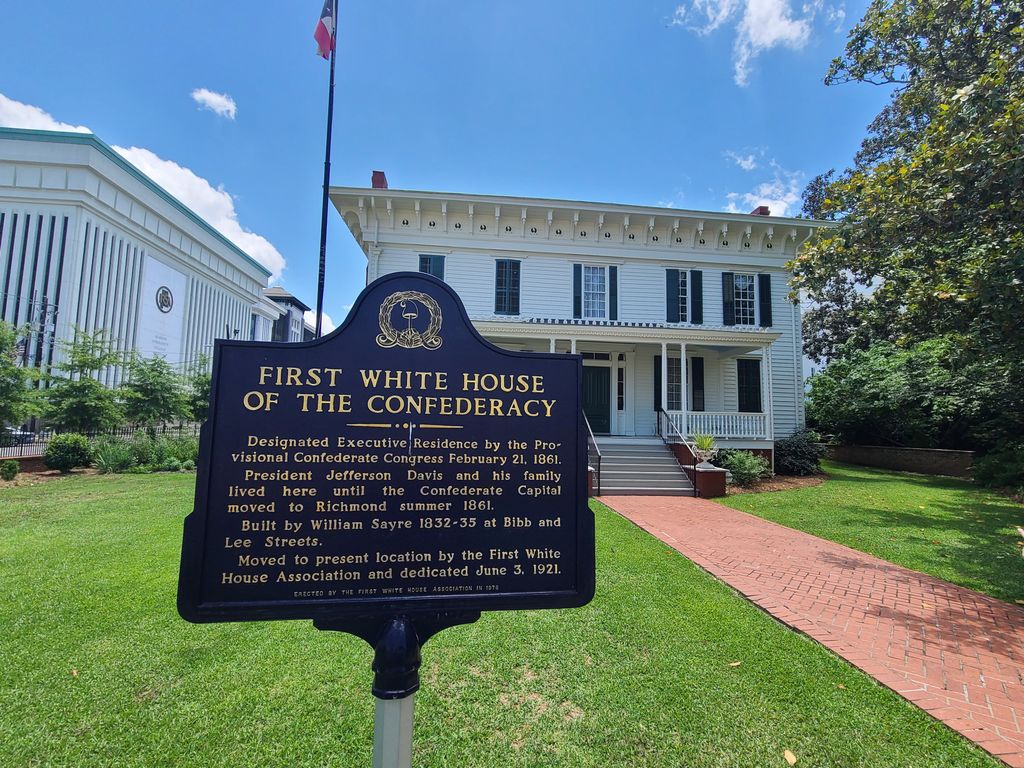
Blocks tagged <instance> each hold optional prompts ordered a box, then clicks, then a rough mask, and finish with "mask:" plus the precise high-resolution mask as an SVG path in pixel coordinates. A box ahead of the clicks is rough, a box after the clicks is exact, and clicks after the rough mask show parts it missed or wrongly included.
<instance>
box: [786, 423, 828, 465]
mask: <svg viewBox="0 0 1024 768" xmlns="http://www.w3.org/2000/svg"><path fill="white" fill-rule="evenodd" d="M820 440H821V438H820V436H819V435H818V433H817V432H814V431H813V430H810V429H802V430H800V431H799V432H797V433H796V434H794V435H792V436H791V437H787V438H785V439H784V440H776V441H775V474H777V475H814V474H817V473H818V472H821V460H822V458H824V456H825V446H823V445H822V444H821V442H820Z"/></svg>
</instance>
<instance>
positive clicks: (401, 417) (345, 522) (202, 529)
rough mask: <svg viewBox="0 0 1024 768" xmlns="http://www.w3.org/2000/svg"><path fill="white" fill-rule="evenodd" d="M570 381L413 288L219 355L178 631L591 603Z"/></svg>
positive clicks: (580, 434)
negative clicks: (319, 332) (236, 623)
mask: <svg viewBox="0 0 1024 768" xmlns="http://www.w3.org/2000/svg"><path fill="white" fill-rule="evenodd" d="M581 375H582V367H581V362H580V360H579V358H577V357H569V356H566V355H551V354H534V353H518V352H508V351H504V350H501V349H499V348H497V347H495V346H493V345H491V344H490V343H488V342H487V341H485V340H484V339H483V338H482V337H480V336H479V334H477V332H476V331H475V329H474V328H473V327H472V326H471V325H470V322H469V320H468V318H467V317H466V313H465V310H464V309H463V306H462V303H461V301H460V300H459V298H458V297H457V296H456V294H455V293H454V292H453V291H452V290H451V289H450V288H449V287H448V286H447V285H446V284H445V283H443V282H441V281H440V280H436V279H435V278H432V277H429V276H426V275H419V274H415V273H400V274H395V275H389V276H387V277H384V278H381V279H380V280H377V281H376V282H374V283H373V284H371V285H370V286H368V287H367V288H366V289H365V290H364V291H363V293H362V294H361V295H360V297H359V299H358V300H357V302H356V304H355V306H354V308H353V310H352V312H351V313H350V315H349V318H348V320H347V321H346V322H345V324H344V325H343V326H342V327H341V328H339V329H338V330H336V331H335V332H334V333H332V334H330V335H328V336H326V337H324V338H322V339H320V340H317V341H311V342H306V343H298V344H294V343H293V344H286V343H267V342H241V341H231V340H218V342H217V345H216V349H215V353H214V369H213V387H212V393H211V411H210V413H211V415H210V419H209V421H208V422H207V424H206V425H205V426H204V427H203V432H202V446H201V450H200V467H199V473H198V478H197V482H196V500H195V509H194V511H193V512H192V514H190V515H189V516H188V518H187V519H186V521H185V537H184V545H183V550H182V563H181V576H180V583H179V591H178V609H179V611H180V613H181V615H182V616H183V617H184V618H186V619H188V620H189V621H197V622H206V621H233V620H257V619H300V618H311V619H329V618H343V617H345V616H387V615H397V614H404V613H410V612H412V613H418V612H435V613H438V612H452V611H463V612H465V611H469V612H472V611H481V610H503V609H518V608H556V607H572V606H579V605H583V604H585V603H586V602H588V601H589V600H590V599H591V597H592V596H593V591H594V523H593V516H592V514H591V513H590V511H589V509H588V507H587V492H586V455H587V453H586V437H585V431H584V428H583V425H582V415H581V409H580V392H581Z"/></svg>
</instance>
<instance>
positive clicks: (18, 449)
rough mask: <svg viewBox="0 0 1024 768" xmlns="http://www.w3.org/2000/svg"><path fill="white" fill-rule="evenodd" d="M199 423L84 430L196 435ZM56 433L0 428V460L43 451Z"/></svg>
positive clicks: (114, 433)
mask: <svg viewBox="0 0 1024 768" xmlns="http://www.w3.org/2000/svg"><path fill="white" fill-rule="evenodd" d="M201 426H202V425H201V424H199V423H197V422H182V423H179V424H158V425H156V426H147V425H129V426H124V427H120V428H118V429H112V430H109V431H106V432H86V433H84V434H85V436H86V437H88V438H90V439H92V438H96V437H113V438H122V439H125V440H130V439H131V438H133V437H134V436H135V435H136V434H140V433H141V434H146V435H153V436H161V435H162V436H166V437H198V436H199V428H200V427H201ZM58 434H60V433H59V432H56V431H54V430H42V431H40V432H26V431H22V430H14V429H12V430H4V431H2V432H0V460H2V459H21V458H30V457H33V456H42V455H44V454H45V453H46V446H47V445H49V443H50V440H52V439H53V438H54V437H55V436H56V435H58Z"/></svg>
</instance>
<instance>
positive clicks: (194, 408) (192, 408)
mask: <svg viewBox="0 0 1024 768" xmlns="http://www.w3.org/2000/svg"><path fill="white" fill-rule="evenodd" d="M186 384H187V387H188V415H189V418H191V419H192V420H193V421H206V417H207V415H208V412H209V409H210V384H211V378H210V360H209V358H208V357H206V355H200V356H199V358H198V359H197V360H196V363H195V365H194V366H192V370H191V372H190V373H189V374H188V381H187V382H186Z"/></svg>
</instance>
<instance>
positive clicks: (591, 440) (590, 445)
mask: <svg viewBox="0 0 1024 768" xmlns="http://www.w3.org/2000/svg"><path fill="white" fill-rule="evenodd" d="M583 423H584V424H586V425H587V462H588V463H590V462H591V457H596V458H597V461H595V462H593V464H594V489H595V490H596V491H597V495H598V496H600V495H601V448H600V447H599V446H598V445H597V438H595V437H594V430H592V429H591V428H590V419H588V418H587V414H585V413H584V414H583Z"/></svg>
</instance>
